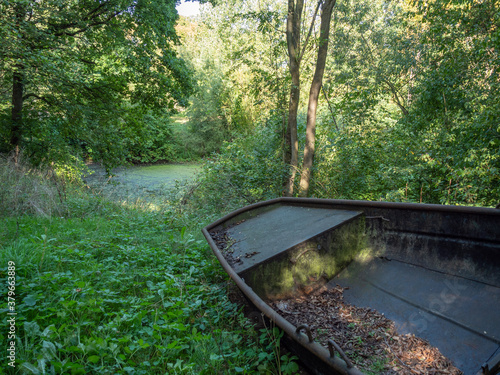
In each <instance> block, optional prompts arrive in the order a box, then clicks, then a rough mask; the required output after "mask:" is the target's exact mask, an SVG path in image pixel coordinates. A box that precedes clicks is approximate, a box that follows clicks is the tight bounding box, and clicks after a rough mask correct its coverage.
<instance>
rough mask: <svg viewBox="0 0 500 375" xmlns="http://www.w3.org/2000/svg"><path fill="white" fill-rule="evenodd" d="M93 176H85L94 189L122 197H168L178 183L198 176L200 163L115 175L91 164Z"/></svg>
mask: <svg viewBox="0 0 500 375" xmlns="http://www.w3.org/2000/svg"><path fill="white" fill-rule="evenodd" d="M88 167H89V169H90V171H91V174H89V175H86V176H85V177H84V181H85V183H87V184H88V185H89V186H90V187H91V188H92V189H100V190H101V191H102V192H104V193H108V194H109V195H112V196H115V197H118V198H129V199H130V198H133V199H136V198H145V199H146V198H155V197H158V196H161V195H164V194H165V193H167V192H168V191H169V190H171V189H172V188H173V187H175V185H176V183H183V182H186V181H189V180H191V179H193V178H194V177H195V174H196V172H197V171H198V170H199V169H200V164H192V163H189V164H157V165H147V166H131V167H119V168H115V169H113V170H112V176H111V177H108V176H106V172H105V170H104V168H102V166H100V165H99V164H90V165H88Z"/></svg>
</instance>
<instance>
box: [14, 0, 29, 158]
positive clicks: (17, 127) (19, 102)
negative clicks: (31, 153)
mask: <svg viewBox="0 0 500 375" xmlns="http://www.w3.org/2000/svg"><path fill="white" fill-rule="evenodd" d="M25 14H26V9H25V6H24V5H22V4H18V5H17V6H16V27H17V28H18V30H20V29H21V24H22V22H23V19H24V16H25ZM19 38H20V40H19V43H20V44H21V43H22V40H21V38H22V36H20V37H19ZM23 95H24V66H23V64H22V63H21V62H19V63H17V64H16V65H15V69H14V74H13V78H12V111H11V121H12V123H11V128H10V144H11V147H12V149H13V150H14V149H15V150H19V144H20V142H21V137H22V134H21V133H22V113H23Z"/></svg>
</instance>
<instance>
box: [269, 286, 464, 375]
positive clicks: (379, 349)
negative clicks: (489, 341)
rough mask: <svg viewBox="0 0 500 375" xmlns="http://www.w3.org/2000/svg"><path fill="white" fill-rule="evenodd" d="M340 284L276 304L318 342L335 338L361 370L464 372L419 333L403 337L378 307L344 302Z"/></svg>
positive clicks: (405, 372) (289, 318) (323, 343)
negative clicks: (371, 307) (372, 307)
mask: <svg viewBox="0 0 500 375" xmlns="http://www.w3.org/2000/svg"><path fill="white" fill-rule="evenodd" d="M344 290H345V288H342V287H340V286H338V285H337V286H336V287H335V288H332V289H327V288H326V287H323V288H322V289H320V290H318V291H317V292H315V293H313V294H310V295H308V296H303V297H299V298H293V299H287V300H280V301H273V302H270V303H269V304H270V306H271V307H272V308H273V309H275V310H276V311H277V312H278V313H279V314H280V315H281V316H283V317H284V318H285V319H287V320H288V321H289V322H290V323H292V324H293V325H294V326H296V327H298V326H300V325H302V324H307V325H308V326H309V327H310V330H311V332H312V334H313V335H314V336H316V340H317V341H318V342H319V343H321V344H322V345H324V346H325V347H326V346H327V342H328V340H330V339H333V340H334V341H335V342H336V343H337V344H338V345H339V346H340V348H342V350H343V351H344V352H345V354H346V355H347V357H349V359H350V360H351V361H352V362H353V364H354V365H355V366H357V367H358V368H359V369H360V370H361V371H363V372H368V373H379V374H432V375H437V374H453V375H458V374H462V372H461V371H460V370H459V369H458V368H456V367H455V366H454V365H453V364H452V363H451V361H450V360H449V359H447V358H446V357H444V356H443V355H442V354H441V353H440V352H439V350H438V349H437V348H435V347H432V346H431V345H430V344H429V343H428V342H427V341H425V340H423V339H421V338H419V337H416V336H415V335H413V334H399V333H398V332H397V330H396V327H395V324H394V322H393V321H392V320H390V319H388V318H387V317H385V316H384V315H383V314H381V313H379V312H378V311H375V310H373V309H368V308H362V307H356V306H353V305H351V304H348V303H346V302H345V301H344Z"/></svg>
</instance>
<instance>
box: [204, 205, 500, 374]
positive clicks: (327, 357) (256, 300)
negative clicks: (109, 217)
mask: <svg viewBox="0 0 500 375" xmlns="http://www.w3.org/2000/svg"><path fill="white" fill-rule="evenodd" d="M277 203H285V204H286V203H289V204H290V203H291V204H307V205H315V204H319V205H323V206H328V205H346V206H351V207H373V208H390V209H400V210H405V209H411V210H422V211H434V212H436V211H440V212H450V213H468V214H480V215H498V216H500V210H498V209H495V208H486V207H468V206H445V205H438V204H422V203H393V202H379V201H359V200H341V199H317V198H291V197H282V198H276V199H271V200H267V201H264V202H259V203H255V204H252V205H249V206H246V207H243V208H240V209H238V210H236V211H233V212H231V213H229V214H228V215H226V216H224V217H222V218H221V219H219V220H217V221H215V222H213V223H212V224H209V225H207V226H206V227H205V228H203V229H202V232H203V235H204V236H205V238H206V239H207V241H208V243H209V245H210V247H211V248H212V251H213V252H214V254H215V256H216V257H217V259H218V260H219V262H220V263H221V265H222V267H223V268H224V270H225V271H226V272H227V274H228V275H229V276H230V277H231V279H232V280H233V281H234V282H235V283H236V285H237V286H238V287H239V288H240V290H241V291H242V292H243V293H244V294H245V295H246V296H247V297H248V298H249V299H250V301H251V302H252V303H253V304H254V305H255V306H256V307H257V308H258V309H259V310H260V311H262V312H263V313H264V314H265V315H266V316H267V317H268V318H269V319H271V320H272V321H273V322H275V323H276V325H277V326H278V327H279V328H281V329H282V330H283V331H284V332H285V333H286V334H287V335H288V336H289V337H290V338H291V339H293V340H295V341H296V342H298V343H300V344H301V345H302V347H303V348H304V349H305V350H308V351H309V352H311V353H312V354H313V355H315V356H316V357H317V358H318V359H320V360H322V361H323V362H325V363H326V364H327V365H328V366H330V368H332V369H333V370H334V371H337V372H338V373H340V374H349V375H362V374H363V372H361V371H360V370H358V369H357V368H355V367H350V366H348V364H346V362H344V361H342V360H341V359H340V358H337V357H333V356H331V354H333V353H332V351H331V350H330V351H329V349H327V348H325V347H323V346H321V345H320V344H319V343H316V342H310V340H309V337H308V336H307V335H305V334H303V333H301V332H300V330H297V328H296V327H295V326H293V325H292V324H291V323H289V322H288V321H287V320H286V319H284V318H283V317H281V316H280V315H279V314H278V313H277V312H276V311H274V310H273V309H272V308H271V307H270V306H268V305H267V304H266V303H265V302H264V301H263V300H262V299H261V298H260V297H259V296H258V295H257V294H256V293H255V292H254V291H253V290H252V288H250V287H249V286H248V285H247V284H246V283H245V282H244V281H243V279H241V278H240V277H239V276H238V274H237V273H236V272H235V271H234V270H233V268H232V267H231V266H230V265H229V263H227V261H226V259H225V258H224V256H223V255H222V253H221V252H220V251H219V249H218V247H217V245H216V244H215V242H214V240H213V239H212V237H211V236H210V234H209V231H210V230H212V229H213V228H215V227H216V226H218V225H220V224H221V223H223V222H225V221H227V220H229V219H231V218H233V217H235V216H237V215H239V214H241V213H244V212H247V211H250V210H253V209H255V208H259V207H264V206H269V205H272V204H277Z"/></svg>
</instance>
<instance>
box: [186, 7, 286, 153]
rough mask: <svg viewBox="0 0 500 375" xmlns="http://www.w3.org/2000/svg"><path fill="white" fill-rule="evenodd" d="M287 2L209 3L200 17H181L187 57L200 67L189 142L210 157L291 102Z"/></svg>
mask: <svg viewBox="0 0 500 375" xmlns="http://www.w3.org/2000/svg"><path fill="white" fill-rule="evenodd" d="M283 9H284V8H283V7H282V4H277V3H270V2H267V3H259V4H257V3H255V2H245V1H240V0H234V1H230V2H224V3H220V4H217V6H213V7H212V6H210V5H206V6H204V8H203V11H202V14H201V16H200V19H199V20H197V22H196V23H195V22H189V21H188V20H185V19H184V20H181V23H180V25H179V27H178V29H179V33H180V34H181V37H182V41H183V46H182V47H180V48H179V50H180V54H181V56H183V57H184V58H185V59H186V60H189V61H190V63H191V65H192V68H193V70H194V71H195V72H196V73H195V75H194V77H195V80H196V83H197V84H196V93H195V94H194V95H193V96H192V97H191V99H190V100H191V103H192V104H191V107H190V109H189V111H188V116H189V130H190V133H191V137H190V140H189V141H188V147H190V149H191V150H193V152H196V153H198V154H199V155H202V156H208V155H210V154H211V153H212V152H218V151H220V150H221V147H222V144H223V142H224V141H230V140H231V139H232V138H233V137H237V136H238V135H241V134H251V133H252V132H253V130H254V129H255V128H256V127H257V126H258V124H259V123H261V122H264V121H265V120H266V117H268V115H269V113H270V112H271V111H272V110H274V109H275V106H276V100H278V102H279V106H280V109H282V107H283V103H285V102H286V98H285V96H284V95H285V92H286V86H285V82H286V80H287V78H286V74H285V73H286V66H285V64H284V62H285V61H286V59H287V58H286V43H284V34H281V33H280V32H279V30H277V29H276V28H277V27H279V26H280V24H281V22H282V21H283V20H284V16H283V15H284V12H283Z"/></svg>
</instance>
